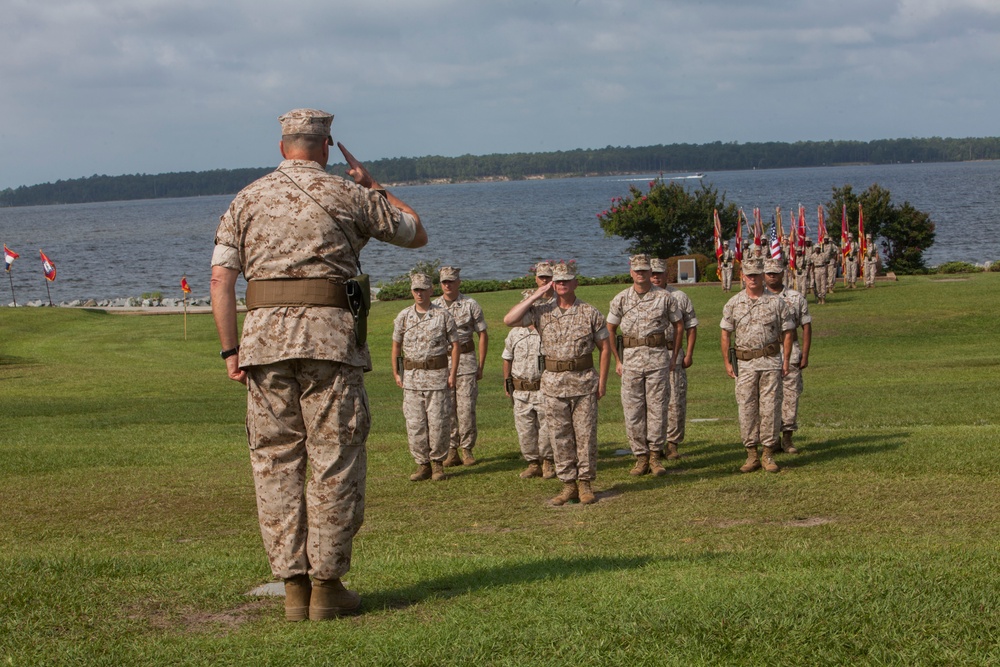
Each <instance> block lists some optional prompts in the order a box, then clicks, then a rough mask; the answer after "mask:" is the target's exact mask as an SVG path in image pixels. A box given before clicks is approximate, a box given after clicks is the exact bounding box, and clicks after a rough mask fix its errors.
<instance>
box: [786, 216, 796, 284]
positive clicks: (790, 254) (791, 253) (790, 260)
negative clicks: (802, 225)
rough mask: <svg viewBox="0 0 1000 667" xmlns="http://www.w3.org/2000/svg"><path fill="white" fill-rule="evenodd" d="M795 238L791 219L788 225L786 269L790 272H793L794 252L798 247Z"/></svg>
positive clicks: (793, 221) (793, 219)
mask: <svg viewBox="0 0 1000 667" xmlns="http://www.w3.org/2000/svg"><path fill="white" fill-rule="evenodd" d="M796 236H797V234H796V231H795V218H794V217H793V218H792V219H791V220H789V224H788V268H789V269H791V270H792V271H794V270H795V251H796V249H798V246H799V243H798V239H797V238H796Z"/></svg>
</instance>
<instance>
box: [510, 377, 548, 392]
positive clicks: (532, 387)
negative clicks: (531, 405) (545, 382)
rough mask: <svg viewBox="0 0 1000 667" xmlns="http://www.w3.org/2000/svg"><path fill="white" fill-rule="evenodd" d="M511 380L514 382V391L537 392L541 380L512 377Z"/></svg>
mask: <svg viewBox="0 0 1000 667" xmlns="http://www.w3.org/2000/svg"><path fill="white" fill-rule="evenodd" d="M511 380H513V382H514V389H515V391H538V390H539V388H541V386H542V381H541V380H522V379H521V378H517V377H512V378H511Z"/></svg>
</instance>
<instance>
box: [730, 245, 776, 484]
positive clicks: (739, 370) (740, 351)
mask: <svg viewBox="0 0 1000 667" xmlns="http://www.w3.org/2000/svg"><path fill="white" fill-rule="evenodd" d="M763 274H764V262H763V260H759V259H754V260H750V261H748V262H744V264H743V275H744V278H745V279H746V284H747V286H746V289H744V290H743V291H741V292H740V293H739V294H737V295H736V296H734V297H733V298H731V299H730V300H729V302H728V303H726V305H725V306H724V307H723V309H722V320H721V321H720V323H719V326H720V327H721V329H722V336H721V347H722V360H723V363H724V364H725V366H726V373H727V374H728V375H729V377H731V378H733V379H734V380H736V404H737V408H738V412H739V420H740V438H741V439H742V440H743V447H744V448H745V450H746V453H747V460H746V463H744V464H743V466H742V467H741V468H740V471H741V472H753V471H754V470H758V469H759V468H760V467H761V464H762V462H763V466H764V469H765V470H767V471H768V472H778V470H779V468H778V464H777V463H776V462H775V460H774V454H775V453H776V452H777V451H778V446H779V444H778V438H779V433H780V429H781V400H782V385H781V380H782V378H783V377H784V376H785V375H787V374H788V370H789V363H790V359H791V353H792V338H793V332H794V330H795V323H794V322H793V321H792V318H791V316H790V315H789V313H788V306H786V305H785V302H784V300H782V299H781V297H779V296H777V295H776V294H772V293H770V292H768V291H767V290H765V289H764V276H763ZM761 445H763V447H764V454H763V459H762V458H761V455H760V446H761Z"/></svg>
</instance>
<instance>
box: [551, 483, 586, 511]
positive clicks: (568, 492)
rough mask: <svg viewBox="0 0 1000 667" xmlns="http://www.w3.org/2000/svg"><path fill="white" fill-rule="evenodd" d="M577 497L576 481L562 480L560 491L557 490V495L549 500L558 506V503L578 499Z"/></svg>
mask: <svg viewBox="0 0 1000 667" xmlns="http://www.w3.org/2000/svg"><path fill="white" fill-rule="evenodd" d="M579 498H580V495H579V494H578V493H577V490H576V482H575V481H572V482H563V488H562V491H560V492H559V495H558V496H556V497H555V498H553V499H552V500H551V503H552V504H553V505H555V506H557V507H558V506H559V505H565V504H566V503H568V502H569V501H571V500H579Z"/></svg>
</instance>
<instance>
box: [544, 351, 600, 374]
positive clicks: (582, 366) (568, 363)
mask: <svg viewBox="0 0 1000 667" xmlns="http://www.w3.org/2000/svg"><path fill="white" fill-rule="evenodd" d="M539 360H540V361H541V363H540V364H539V365H540V366H541V367H542V369H543V370H546V371H550V372H552V373H565V372H566V371H585V370H587V369H588V368H593V367H594V357H593V356H592V355H589V354H583V355H580V356H579V357H576V358H574V359H550V358H548V357H546V356H544V355H543V356H540V357H539Z"/></svg>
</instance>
